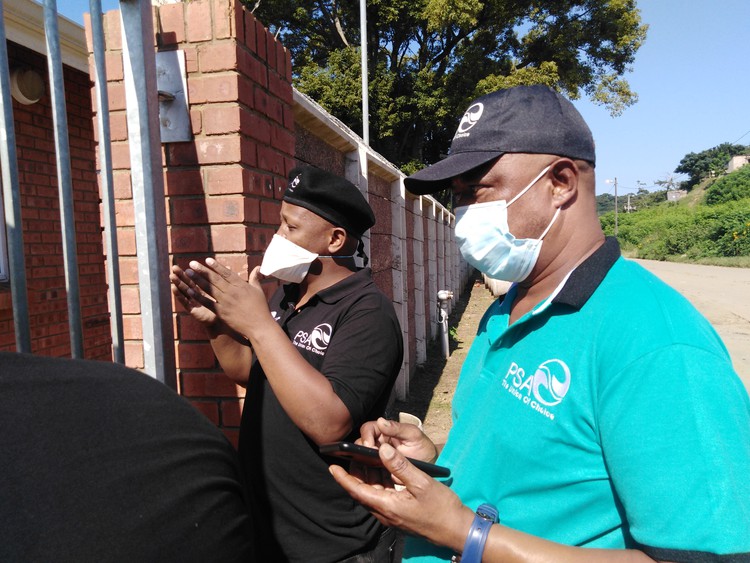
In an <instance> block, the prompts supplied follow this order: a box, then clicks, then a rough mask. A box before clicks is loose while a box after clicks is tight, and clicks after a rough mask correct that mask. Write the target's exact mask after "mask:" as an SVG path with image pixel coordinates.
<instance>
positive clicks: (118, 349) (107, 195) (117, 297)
mask: <svg viewBox="0 0 750 563" xmlns="http://www.w3.org/2000/svg"><path fill="white" fill-rule="evenodd" d="M89 12H90V14H91V34H92V37H93V40H94V69H95V72H96V75H95V77H94V81H95V82H96V108H97V112H96V117H97V125H98V131H99V167H100V169H101V172H100V173H99V179H100V181H101V185H102V205H103V208H104V210H103V211H104V238H105V245H106V248H107V280H108V281H109V287H108V289H107V293H108V296H109V314H110V326H111V332H112V356H113V358H114V361H115V362H117V363H120V364H124V363H125V347H124V345H123V327H122V296H121V294H120V260H119V257H120V255H119V250H118V247H117V219H116V216H115V195H114V180H113V177H112V147H111V145H110V141H111V138H110V137H111V135H110V129H109V95H108V94H107V69H106V65H105V58H104V26H103V25H102V2H101V0H89Z"/></svg>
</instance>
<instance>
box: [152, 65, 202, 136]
mask: <svg viewBox="0 0 750 563" xmlns="http://www.w3.org/2000/svg"><path fill="white" fill-rule="evenodd" d="M186 76H187V75H186V74H185V52H184V51H161V52H159V53H156V86H157V89H158V90H159V131H160V132H161V142H162V143H179V142H182V141H190V140H192V138H193V129H192V126H191V123H190V112H189V111H188V99H187V77H186Z"/></svg>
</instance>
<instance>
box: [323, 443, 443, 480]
mask: <svg viewBox="0 0 750 563" xmlns="http://www.w3.org/2000/svg"><path fill="white" fill-rule="evenodd" d="M319 449H320V453H321V454H323V455H326V456H332V457H339V458H345V459H349V460H352V461H356V462H357V463H361V464H363V465H370V466H373V467H382V466H383V464H382V462H381V461H380V456H379V455H378V450H377V448H368V447H366V446H360V445H359V444H353V443H352V442H333V443H332V444H323V445H322V446H320V448H319ZM406 459H408V460H409V461H410V462H411V463H413V464H414V466H415V467H416V468H417V469H420V470H421V471H424V472H425V473H427V475H429V476H430V477H450V474H451V470H450V469H448V468H447V467H443V466H441V465H435V464H434V463H428V462H426V461H420V460H418V459H412V458H406Z"/></svg>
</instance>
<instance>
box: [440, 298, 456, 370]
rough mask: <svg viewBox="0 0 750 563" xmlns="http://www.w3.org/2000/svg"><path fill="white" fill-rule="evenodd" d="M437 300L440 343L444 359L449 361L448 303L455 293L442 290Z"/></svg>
mask: <svg viewBox="0 0 750 563" xmlns="http://www.w3.org/2000/svg"><path fill="white" fill-rule="evenodd" d="M437 298H438V315H439V317H438V318H439V320H438V323H439V324H440V341H441V342H442V348H443V358H445V359H446V360H447V359H448V358H449V357H450V346H449V345H448V301H450V300H451V299H453V292H452V291H448V290H447V289H441V290H440V291H438V294H437Z"/></svg>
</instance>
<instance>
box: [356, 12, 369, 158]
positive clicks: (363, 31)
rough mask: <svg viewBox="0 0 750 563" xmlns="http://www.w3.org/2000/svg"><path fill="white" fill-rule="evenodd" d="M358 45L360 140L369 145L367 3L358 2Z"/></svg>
mask: <svg viewBox="0 0 750 563" xmlns="http://www.w3.org/2000/svg"><path fill="white" fill-rule="evenodd" d="M359 34H360V39H359V44H360V51H361V52H360V60H361V63H360V64H361V65H362V140H363V141H364V142H365V144H366V145H369V144H370V92H369V87H368V83H369V79H368V76H367V74H368V71H367V3H366V1H365V0H359Z"/></svg>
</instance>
